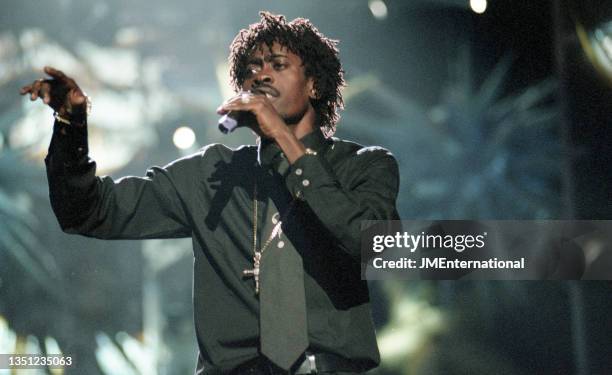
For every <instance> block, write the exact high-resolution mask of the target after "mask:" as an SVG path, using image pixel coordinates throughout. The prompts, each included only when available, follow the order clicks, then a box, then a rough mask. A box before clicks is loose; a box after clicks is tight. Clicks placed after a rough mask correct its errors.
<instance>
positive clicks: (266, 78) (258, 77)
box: [253, 67, 274, 86]
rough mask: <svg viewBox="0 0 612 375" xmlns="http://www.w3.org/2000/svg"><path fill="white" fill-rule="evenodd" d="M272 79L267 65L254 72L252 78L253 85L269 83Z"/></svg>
mask: <svg viewBox="0 0 612 375" xmlns="http://www.w3.org/2000/svg"><path fill="white" fill-rule="evenodd" d="M273 81H274V79H273V78H272V75H271V74H270V72H269V69H268V68H267V67H264V68H263V69H261V70H260V71H259V72H257V73H256V74H255V78H254V79H253V85H254V86H259V85H262V84H271V83H272V82H273Z"/></svg>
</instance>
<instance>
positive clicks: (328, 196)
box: [286, 147, 399, 259]
mask: <svg viewBox="0 0 612 375" xmlns="http://www.w3.org/2000/svg"><path fill="white" fill-rule="evenodd" d="M349 163H350V167H349V171H348V173H349V174H350V176H351V177H350V178H348V179H344V180H345V181H347V182H345V183H341V182H340V180H339V179H338V178H337V176H336V174H335V173H334V171H333V169H332V167H331V165H330V164H329V163H328V161H327V160H326V159H325V158H324V157H323V156H321V155H312V154H305V155H304V156H302V157H301V158H299V159H298V160H296V161H295V162H294V163H293V165H292V166H291V171H290V173H289V175H288V176H287V179H286V184H287V187H288V189H289V191H290V192H291V193H292V194H293V196H294V197H297V198H298V199H303V200H304V201H306V202H307V203H308V205H309V207H310V208H311V210H312V211H313V212H314V213H315V214H316V215H317V217H318V218H319V220H320V221H321V223H322V224H323V225H324V226H325V227H326V229H327V230H329V232H331V233H332V235H334V236H335V238H336V239H337V240H338V242H339V243H340V245H341V246H342V248H343V249H344V250H345V251H346V252H348V253H349V254H350V255H351V256H353V257H354V258H356V259H358V258H359V256H360V245H361V221H362V220H399V215H398V213H397V209H396V199H397V194H398V189H399V170H398V165H397V162H396V160H395V158H394V157H393V155H392V154H391V153H390V152H389V151H387V150H385V149H383V148H379V147H366V148H362V149H360V150H358V151H357V152H356V153H355V154H354V155H351V160H350V161H349Z"/></svg>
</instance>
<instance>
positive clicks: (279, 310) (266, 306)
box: [259, 157, 308, 370]
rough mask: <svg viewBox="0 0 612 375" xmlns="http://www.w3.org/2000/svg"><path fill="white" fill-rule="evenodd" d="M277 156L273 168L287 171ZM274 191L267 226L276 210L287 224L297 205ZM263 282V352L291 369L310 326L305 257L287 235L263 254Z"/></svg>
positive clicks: (304, 346) (286, 166) (303, 345)
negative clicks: (288, 217) (307, 313)
mask: <svg viewBox="0 0 612 375" xmlns="http://www.w3.org/2000/svg"><path fill="white" fill-rule="evenodd" d="M278 159H279V158H275V162H276V163H274V164H273V169H274V170H275V171H276V172H280V174H281V175H284V174H285V173H286V171H287V170H288V168H289V163H288V162H287V160H286V159H285V158H283V157H280V159H281V160H280V161H279V160H278ZM275 176H276V177H275V178H274V180H275V181H276V184H274V187H275V188H276V189H278V188H279V187H280V188H283V187H284V184H283V183H282V177H281V176H279V175H278V174H275ZM279 183H280V184H279ZM273 195H274V199H275V200H276V201H277V202H279V204H278V205H277V204H275V203H274V202H273V200H272V199H270V200H269V202H268V203H269V205H268V210H267V215H266V216H267V218H266V225H265V226H264V228H271V227H272V226H273V222H272V216H273V215H274V214H275V213H276V212H277V210H278V212H279V213H280V219H281V220H283V221H284V223H283V226H285V224H286V218H285V217H287V216H290V215H291V214H292V211H293V210H294V209H295V207H293V206H294V204H293V203H291V201H287V200H286V198H285V199H282V198H279V197H281V196H283V194H278V192H277V191H275V193H273ZM285 196H286V195H285ZM279 206H280V207H279ZM274 208H276V209H277V210H275V209H274ZM287 211H289V212H287ZM270 231H271V229H268V230H267V231H266V230H264V233H270ZM281 242H282V243H281ZM279 245H280V246H279ZM260 283H261V284H260V285H261V290H260V294H259V305H260V308H259V311H260V335H261V352H262V354H263V355H265V356H266V357H267V358H268V359H270V360H271V361H272V362H273V363H274V364H276V365H277V366H279V367H281V368H283V369H285V370H289V368H290V367H291V366H292V365H293V364H294V363H295V362H296V361H297V360H298V359H299V358H300V356H301V355H302V354H303V353H304V351H305V350H306V349H307V348H308V327H307V320H306V297H305V293H304V267H303V264H302V257H301V256H300V254H298V252H297V250H296V249H295V247H294V246H293V244H292V243H291V242H290V241H289V239H288V238H287V237H286V236H285V235H281V236H280V237H279V236H277V237H276V238H275V239H274V240H273V241H272V243H270V246H269V248H268V249H267V250H266V251H264V253H263V254H262V260H261V275H260Z"/></svg>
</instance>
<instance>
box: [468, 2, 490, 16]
mask: <svg viewBox="0 0 612 375" xmlns="http://www.w3.org/2000/svg"><path fill="white" fill-rule="evenodd" d="M470 8H472V10H473V11H474V12H475V13H478V14H482V13H484V12H485V10H487V0H470Z"/></svg>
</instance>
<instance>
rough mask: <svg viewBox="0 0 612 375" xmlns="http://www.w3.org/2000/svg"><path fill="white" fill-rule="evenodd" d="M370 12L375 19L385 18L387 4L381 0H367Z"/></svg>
mask: <svg viewBox="0 0 612 375" xmlns="http://www.w3.org/2000/svg"><path fill="white" fill-rule="evenodd" d="M368 6H369V7H370V12H372V15H374V17H376V19H379V20H384V19H385V18H387V5H386V4H385V2H384V1H382V0H370V1H369V2H368Z"/></svg>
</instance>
